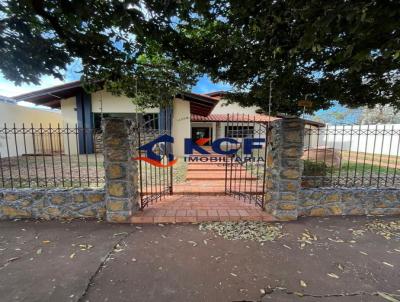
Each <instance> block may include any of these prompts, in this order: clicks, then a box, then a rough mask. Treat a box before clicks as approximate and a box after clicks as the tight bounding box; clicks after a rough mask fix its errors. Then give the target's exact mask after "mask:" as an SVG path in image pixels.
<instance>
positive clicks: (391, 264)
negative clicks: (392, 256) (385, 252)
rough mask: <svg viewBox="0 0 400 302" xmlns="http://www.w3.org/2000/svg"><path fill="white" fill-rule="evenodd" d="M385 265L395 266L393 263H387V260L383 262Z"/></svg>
mask: <svg viewBox="0 0 400 302" xmlns="http://www.w3.org/2000/svg"><path fill="white" fill-rule="evenodd" d="M382 263H383V264H384V265H387V266H390V267H394V265H393V264H390V263H387V262H385V261H384V262H382Z"/></svg>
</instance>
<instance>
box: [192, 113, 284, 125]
mask: <svg viewBox="0 0 400 302" xmlns="http://www.w3.org/2000/svg"><path fill="white" fill-rule="evenodd" d="M279 119H280V118H279V117H275V116H269V115H265V114H210V115H208V116H200V115H195V114H192V116H191V121H192V122H250V123H251V122H261V123H267V122H272V121H275V120H279Z"/></svg>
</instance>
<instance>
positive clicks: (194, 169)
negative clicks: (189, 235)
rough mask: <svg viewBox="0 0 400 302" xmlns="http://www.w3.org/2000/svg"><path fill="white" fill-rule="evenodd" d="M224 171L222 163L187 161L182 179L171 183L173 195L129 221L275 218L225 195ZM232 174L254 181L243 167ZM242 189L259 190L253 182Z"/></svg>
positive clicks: (262, 219) (170, 221)
mask: <svg viewBox="0 0 400 302" xmlns="http://www.w3.org/2000/svg"><path fill="white" fill-rule="evenodd" d="M239 173H240V174H239ZM225 174H226V172H225V167H224V166H223V165H222V164H219V165H218V164H215V163H193V162H191V163H189V164H188V169H187V175H186V182H184V183H181V184H176V185H174V195H172V196H167V197H166V198H165V199H162V200H159V201H156V202H153V203H152V204H150V206H149V207H147V208H145V209H144V211H142V212H139V213H136V214H135V215H134V216H133V217H131V222H132V223H179V222H201V221H238V220H257V221H275V219H274V217H273V216H271V215H269V214H266V213H265V212H264V211H262V210H261V209H260V208H259V207H256V206H255V205H254V203H252V204H250V203H248V202H247V203H246V202H244V201H243V200H239V199H237V198H234V197H231V196H226V195H225ZM234 177H235V176H234ZM236 177H240V178H242V179H244V178H246V179H247V180H249V181H250V180H254V178H253V177H252V175H250V174H249V173H248V172H247V171H246V170H244V169H240V170H239V169H238V170H237V176H236ZM232 189H233V190H235V188H232ZM241 190H242V191H243V188H241ZM246 191H248V192H247V193H250V194H254V193H255V192H257V191H262V188H261V187H257V186H256V184H255V182H254V184H253V185H252V186H249V185H247V187H246Z"/></svg>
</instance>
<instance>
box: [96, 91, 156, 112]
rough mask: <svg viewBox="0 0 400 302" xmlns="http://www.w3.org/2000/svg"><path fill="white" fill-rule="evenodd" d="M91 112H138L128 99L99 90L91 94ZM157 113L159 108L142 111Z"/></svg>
mask: <svg viewBox="0 0 400 302" xmlns="http://www.w3.org/2000/svg"><path fill="white" fill-rule="evenodd" d="M92 111H93V112H96V113H101V112H104V113H135V112H137V111H138V110H137V107H136V106H135V105H134V104H133V103H132V100H131V99H130V98H128V97H126V96H123V95H120V96H118V95H113V94H112V93H110V92H107V91H105V90H100V91H97V92H94V93H92ZM139 111H142V110H139ZM159 111H160V110H159V108H147V109H145V110H144V112H146V113H158V112H159Z"/></svg>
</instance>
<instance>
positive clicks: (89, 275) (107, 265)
mask: <svg viewBox="0 0 400 302" xmlns="http://www.w3.org/2000/svg"><path fill="white" fill-rule="evenodd" d="M370 221H373V219H372V218H371V219H368V218H363V217H356V218H354V217H347V218H340V217H338V218H324V219H323V218H308V219H301V220H299V221H297V222H291V223H286V224H283V228H282V231H283V233H284V234H285V235H284V236H283V237H282V238H279V239H277V240H276V241H274V242H265V243H260V242H256V241H251V240H247V241H246V240H227V239H224V238H222V237H220V236H218V235H216V234H215V233H214V232H212V231H200V230H199V227H198V225H193V224H186V225H184V224H182V225H143V226H133V225H115V224H107V223H103V222H94V221H87V222H85V221H75V222H70V223H60V222H33V221H16V222H1V223H0V228H1V233H0V297H1V298H0V300H1V301H40V302H44V301H157V302H160V301H185V302H186V301H207V302H212V301H218V302H220V301H261V300H262V301H263V302H264V301H396V299H398V300H399V301H400V269H399V268H400V238H399V237H395V236H394V237H393V236H392V238H391V239H386V238H384V237H383V236H382V235H379V234H376V233H375V232H373V231H369V230H366V228H365V225H366V223H368V222H370ZM385 221H396V219H395V218H389V219H385ZM304 234H307V235H304ZM308 236H311V239H310V240H309V239H308ZM314 239H316V240H314ZM389 295H391V296H389ZM391 299H392V300H391ZM393 299H394V300H393Z"/></svg>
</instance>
